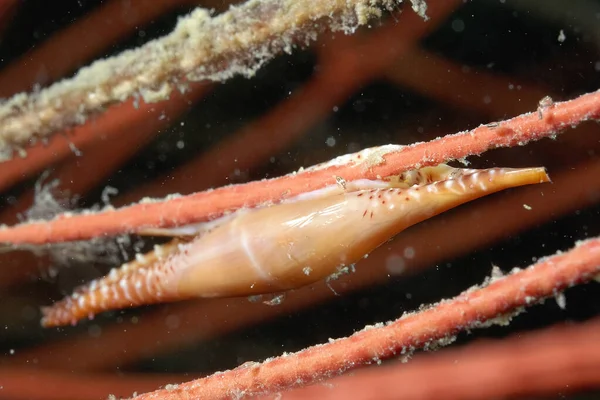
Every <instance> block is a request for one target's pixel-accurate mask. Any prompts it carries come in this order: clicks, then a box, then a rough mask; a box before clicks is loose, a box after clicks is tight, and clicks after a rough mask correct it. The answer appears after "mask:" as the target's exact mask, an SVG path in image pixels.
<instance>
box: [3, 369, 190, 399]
mask: <svg viewBox="0 0 600 400" xmlns="http://www.w3.org/2000/svg"><path fill="white" fill-rule="evenodd" d="M0 376H2V385H1V387H0V398H1V399H12V400H15V399H28V400H71V399H73V400H81V399H105V398H107V396H108V395H109V394H112V395H114V396H116V398H123V397H126V396H131V395H132V394H133V393H135V392H140V391H146V390H152V388H156V386H160V385H165V384H168V383H169V382H173V380H177V379H181V376H177V375H167V374H165V375H163V374H143V375H142V374H129V373H128V374H127V375H126V376H119V375H117V374H114V373H113V374H109V373H98V374H80V373H78V374H77V375H74V374H73V373H68V372H64V371H50V370H42V369H39V368H15V367H11V368H0Z"/></svg>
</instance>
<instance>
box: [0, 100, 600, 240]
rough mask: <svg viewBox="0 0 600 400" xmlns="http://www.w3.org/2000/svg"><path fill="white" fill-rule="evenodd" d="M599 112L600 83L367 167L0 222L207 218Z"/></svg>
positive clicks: (82, 226)
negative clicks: (49, 218) (571, 97)
mask: <svg viewBox="0 0 600 400" xmlns="http://www.w3.org/2000/svg"><path fill="white" fill-rule="evenodd" d="M599 118H600V91H596V92H593V93H589V94H585V95H582V96H580V97H578V98H576V99H574V100H570V101H565V102H561V103H553V104H552V103H546V104H545V105H544V106H543V107H542V106H540V108H539V109H538V110H537V111H536V112H533V113H529V114H523V115H520V116H518V117H515V118H512V119H509V120H506V121H502V122H498V123H493V124H488V125H484V126H480V127H478V128H476V129H474V130H472V131H468V132H461V133H457V134H454V135H448V136H445V137H443V138H439V139H436V140H432V141H430V142H426V143H417V144H413V145H410V146H406V147H404V148H402V149H400V150H397V151H392V152H389V153H387V154H384V155H383V156H382V159H381V160H380V162H378V163H375V164H373V165H370V167H369V168H364V166H363V167H361V168H356V167H355V165H354V164H352V163H349V164H344V165H333V166H330V167H328V168H323V169H319V170H309V171H306V172H302V173H295V174H289V175H285V176H283V177H280V178H275V179H270V180H262V181H257V182H250V183H247V184H243V185H231V186H225V187H222V188H219V189H216V190H209V191H205V192H200V193H196V194H192V195H188V196H182V197H174V198H167V199H165V200H157V201H145V202H141V203H138V204H134V205H132V206H129V207H123V208H120V209H117V210H113V209H107V210H103V211H101V212H99V213H84V214H73V215H71V214H68V215H60V216H58V217H57V218H56V219H54V220H52V221H43V222H36V221H33V222H28V223H24V224H20V225H16V226H12V227H4V228H3V229H1V230H0V242H6V243H13V244H20V243H30V244H44V243H53V242H62V241H71V240H85V239H90V238H93V237H96V236H99V235H117V234H122V233H135V232H138V231H141V230H143V229H146V228H150V227H173V226H181V225H186V224H191V223H195V222H202V221H207V220H210V219H213V218H217V217H219V216H221V215H223V214H224V213H227V212H230V211H234V210H236V209H238V208H242V207H254V206H258V205H261V204H265V203H271V202H278V201H281V200H284V199H286V198H290V197H293V196H296V195H298V194H300V193H304V192H308V191H311V190H316V189H319V188H322V187H324V186H326V185H331V184H335V177H336V176H339V177H342V178H343V179H345V180H347V181H351V180H354V179H358V178H367V179H369V178H370V179H373V178H376V177H377V176H389V175H392V174H394V173H398V172H400V171H403V170H407V169H411V168H415V167H418V166H427V165H436V164H439V163H442V162H446V161H448V160H452V159H461V158H465V157H468V156H471V155H477V154H481V153H483V152H485V151H487V150H490V149H494V148H498V147H511V146H516V145H525V144H526V143H528V142H530V141H532V140H538V139H541V138H545V137H554V136H555V135H557V134H558V133H559V132H561V131H562V130H564V129H565V128H568V127H572V126H575V125H577V124H579V123H581V122H583V121H587V120H593V119H599Z"/></svg>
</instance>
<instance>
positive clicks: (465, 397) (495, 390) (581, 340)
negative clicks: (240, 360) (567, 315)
mask: <svg viewBox="0 0 600 400" xmlns="http://www.w3.org/2000/svg"><path fill="white" fill-rule="evenodd" d="M598 330H600V320H598V319H596V320H593V321H590V322H586V323H583V324H582V325H580V326H561V327H554V328H550V329H548V330H546V331H538V332H534V333H526V334H524V335H523V336H521V335H519V336H518V337H512V338H509V339H506V340H503V341H495V342H492V343H489V342H488V343H485V342H483V343H475V344H472V345H468V346H467V347H466V348H463V349H452V350H447V351H444V352H443V353H437V354H432V355H427V356H425V355H423V356H420V357H419V358H417V359H416V360H414V361H411V362H410V363H409V364H400V363H395V364H394V365H392V366H389V367H381V368H373V369H367V370H364V371H358V372H357V373H356V374H355V375H353V376H352V377H349V376H348V377H340V378H335V379H332V380H330V381H328V382H327V385H322V384H321V385H313V386H309V387H307V388H301V389H295V390H292V391H289V392H284V393H281V394H278V395H276V396H265V399H266V398H269V399H273V398H277V399H282V400H296V399H298V400H300V399H320V400H345V399H353V400H367V399H375V398H376V399H377V400H392V399H399V398H402V399H403V400H430V399H444V400H459V399H460V400H480V399H496V398H503V399H504V398H507V397H511V398H512V396H531V395H534V396H535V395H556V393H557V392H560V393H562V394H564V393H565V392H567V393H568V392H574V391H577V390H581V389H589V388H594V387H595V388H597V387H598V386H599V385H600V374H598V370H599V369H600V341H598ZM373 388H377V391H376V392H377V393H376V395H375V396H374V391H373Z"/></svg>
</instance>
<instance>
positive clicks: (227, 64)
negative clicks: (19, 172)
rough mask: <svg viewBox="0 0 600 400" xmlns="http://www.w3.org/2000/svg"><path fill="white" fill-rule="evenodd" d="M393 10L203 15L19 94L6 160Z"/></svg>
mask: <svg viewBox="0 0 600 400" xmlns="http://www.w3.org/2000/svg"><path fill="white" fill-rule="evenodd" d="M411 1H413V2H415V3H421V4H423V5H424V4H425V3H424V2H421V1H417V0H411ZM395 3H396V2H395V1H392V0H377V1H375V0H347V1H339V0H327V1H325V0H322V1H319V2H314V1H306V0H304V1H300V0H285V1H282V0H279V1H273V0H249V1H247V2H245V3H243V4H241V5H237V6H233V7H231V8H229V10H228V11H226V12H224V13H222V14H220V15H218V16H215V17H212V16H211V13H210V11H209V10H206V9H201V8H197V9H196V10H194V11H193V12H192V13H190V14H189V15H187V16H185V17H184V18H181V19H180V20H179V23H178V24H177V26H176V28H175V29H174V30H173V31H172V32H171V33H170V34H168V35H166V36H164V37H162V38H160V39H156V40H153V41H150V42H148V43H146V44H145V45H143V46H141V47H139V48H136V49H133V50H129V51H126V52H123V53H121V54H120V55H117V56H115V57H111V58H107V59H104V60H99V61H96V62H95V63H94V64H92V65H91V66H89V67H87V68H84V69H82V70H80V71H79V72H78V73H77V75H76V76H74V77H73V78H72V79H69V80H64V81H62V82H58V83H55V84H53V85H52V86H50V87H49V88H47V89H44V90H42V91H41V92H39V93H35V94H31V95H26V94H19V95H16V96H14V97H12V98H11V99H9V100H7V101H6V102H4V103H2V104H0V160H1V161H5V160H7V159H10V158H11V157H12V153H13V151H14V150H15V149H18V148H19V146H23V145H24V144H25V143H28V142H31V141H32V140H35V139H38V138H41V137H45V136H48V135H51V134H52V133H54V132H57V131H60V130H63V129H66V128H68V127H71V126H74V125H77V124H81V123H82V122H84V121H85V120H86V119H87V118H88V117H90V116H93V115H95V114H98V113H99V112H102V111H103V110H104V109H105V108H106V107H108V106H110V105H113V104H116V103H120V102H122V101H125V100H126V99H127V98H130V97H132V96H135V95H139V96H141V97H142V98H143V99H144V101H146V102H156V101H161V100H165V99H166V98H168V96H169V94H170V93H171V92H172V91H173V89H175V88H181V87H182V86H185V84H184V83H182V82H183V81H202V80H213V81H224V80H227V79H228V78H230V77H232V76H234V75H238V74H242V75H245V76H252V75H253V74H254V73H255V71H256V70H257V69H259V68H260V67H261V66H262V65H263V64H264V63H266V62H267V61H269V60H270V59H272V58H274V57H275V55H277V54H278V53H281V52H283V51H288V52H289V51H291V49H292V47H293V46H294V45H296V44H297V43H305V42H309V41H310V40H311V39H313V38H314V37H315V36H316V33H318V32H320V31H321V30H323V29H324V28H330V29H332V30H345V31H347V32H352V31H353V30H354V29H355V28H356V27H357V26H360V25H365V24H367V23H368V22H369V21H370V20H371V19H373V18H374V17H380V16H381V15H382V11H381V9H382V8H385V9H391V8H392V6H393V5H394V4H395ZM413 8H414V9H415V10H417V11H418V12H420V13H424V11H425V7H421V8H417V7H413Z"/></svg>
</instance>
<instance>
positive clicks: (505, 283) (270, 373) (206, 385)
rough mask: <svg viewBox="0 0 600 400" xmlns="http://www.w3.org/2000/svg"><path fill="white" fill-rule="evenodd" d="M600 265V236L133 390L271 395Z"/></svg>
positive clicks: (528, 300)
mask: <svg viewBox="0 0 600 400" xmlns="http://www.w3.org/2000/svg"><path fill="white" fill-rule="evenodd" d="M599 272H600V238H594V239H590V240H587V241H584V242H580V243H578V244H577V245H576V246H575V247H574V248H573V249H571V250H570V251H568V252H566V253H563V254H558V255H555V256H552V257H548V258H545V259H542V260H541V261H540V262H538V263H536V264H534V265H532V266H530V267H528V268H527V269H525V270H518V271H517V272H513V273H512V274H510V275H508V276H506V277H503V278H498V279H493V280H492V281H491V283H489V285H487V286H485V287H483V288H478V289H472V290H468V291H466V292H464V293H463V294H461V295H459V296H458V297H456V298H454V299H452V300H447V301H442V302H440V303H438V304H437V305H435V306H433V307H431V308H429V309H427V310H425V311H420V312H417V313H414V314H407V315H404V316H402V317H401V318H399V319H398V320H396V321H394V322H393V323H390V324H386V325H383V324H380V325H377V326H373V327H367V328H365V329H364V330H362V331H360V332H358V333H355V334H354V335H352V336H350V337H348V338H344V339H339V340H336V341H330V342H329V343H327V344H323V345H320V346H314V347H310V348H307V349H305V350H302V351H300V352H298V353H294V354H289V355H284V356H281V357H277V358H274V359H270V360H267V361H265V362H264V363H262V364H259V363H255V364H248V363H247V364H244V365H242V366H240V367H238V368H236V369H233V370H230V371H226V372H218V373H215V374H213V375H211V376H209V377H206V378H202V379H198V380H196V381H192V382H189V383H185V384H181V385H179V386H178V387H177V388H174V389H172V390H158V391H156V392H152V393H149V394H145V395H141V396H137V397H135V399H136V400H143V399H161V400H169V399H181V398H202V399H207V400H208V399H227V398H230V397H231V396H232V394H234V393H238V394H244V395H246V396H248V395H256V394H268V393H274V392H278V391H281V390H286V389H289V388H292V387H296V386H301V385H306V384H311V383H315V382H319V381H322V380H323V379H326V378H329V377H332V376H335V375H340V374H342V373H344V372H346V371H348V370H351V369H354V368H357V367H359V366H362V365H366V364H371V363H373V362H378V361H379V360H383V359H387V358H390V357H393V356H395V355H397V354H407V353H410V352H411V351H413V350H414V349H416V348H422V347H429V346H432V345H433V346H435V345H437V344H440V343H441V344H443V343H444V342H445V341H447V340H449V339H450V338H451V337H452V336H453V335H455V334H456V333H458V332H460V331H462V330H465V329H472V328H476V327H480V326H486V324H487V323H493V322H494V320H495V319H496V320H497V319H499V318H500V320H501V321H506V320H507V319H509V318H510V316H507V315H506V314H507V313H512V312H514V311H515V310H517V309H518V308H520V307H525V306H528V305H531V304H534V303H536V302H538V301H541V300H542V299H544V298H546V297H550V296H553V295H555V294H556V293H558V292H560V291H562V290H564V289H566V288H568V287H571V286H573V285H576V284H579V283H582V282H586V281H589V280H590V279H592V278H593V277H594V276H595V275H596V274H598V273H599Z"/></svg>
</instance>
